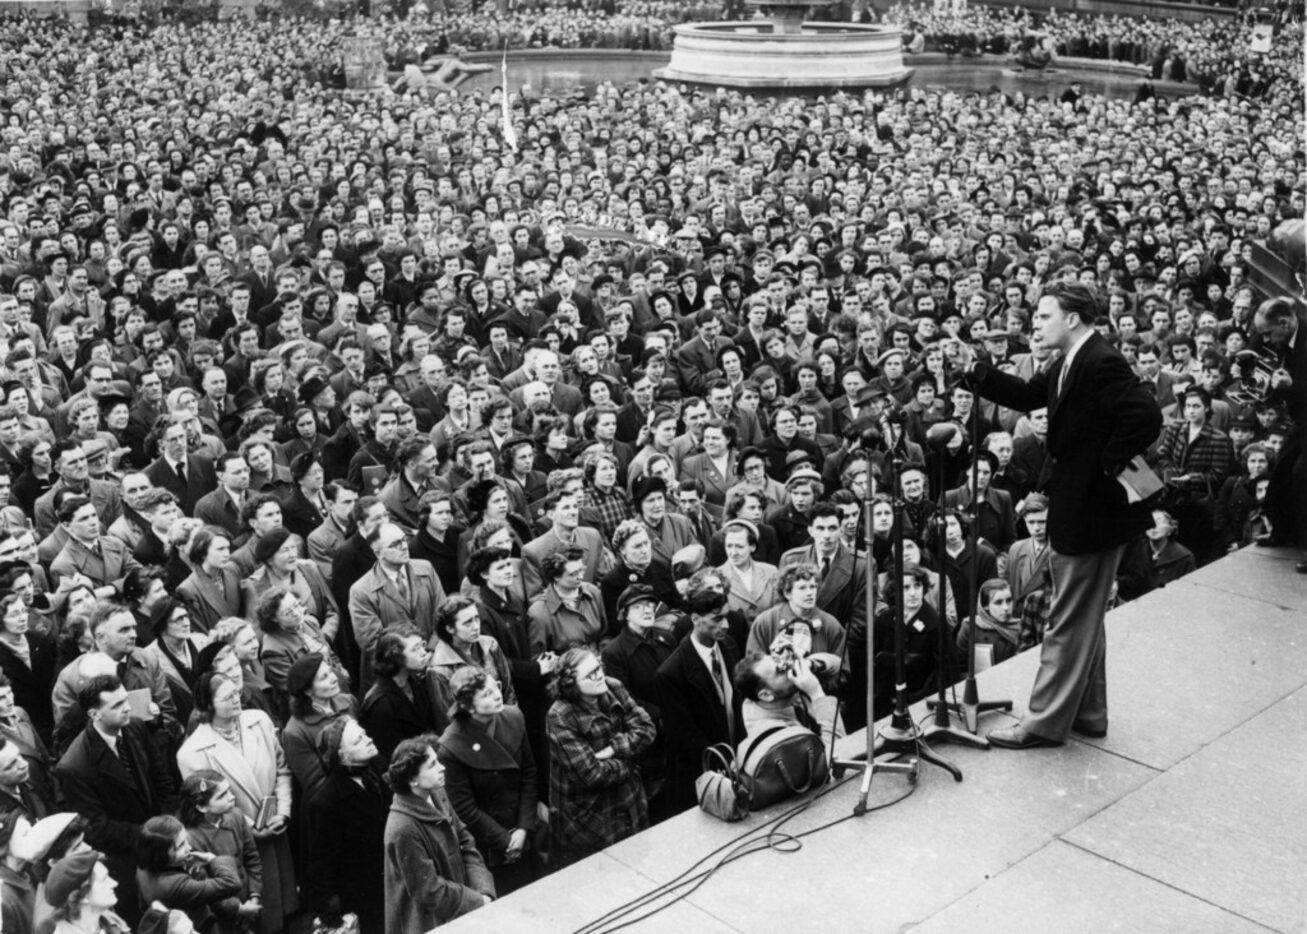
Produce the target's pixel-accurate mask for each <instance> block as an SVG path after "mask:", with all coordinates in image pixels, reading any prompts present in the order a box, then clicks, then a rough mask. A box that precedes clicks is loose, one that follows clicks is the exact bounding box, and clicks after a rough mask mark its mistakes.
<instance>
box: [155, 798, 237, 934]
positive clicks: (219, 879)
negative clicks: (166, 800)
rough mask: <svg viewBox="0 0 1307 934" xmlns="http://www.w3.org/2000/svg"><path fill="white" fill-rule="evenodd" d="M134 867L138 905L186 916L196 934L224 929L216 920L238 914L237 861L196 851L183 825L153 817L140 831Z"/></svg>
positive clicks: (168, 817)
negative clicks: (153, 904) (154, 904)
mask: <svg viewBox="0 0 1307 934" xmlns="http://www.w3.org/2000/svg"><path fill="white" fill-rule="evenodd" d="M136 867H137V868H136V884H137V886H138V887H139V890H140V893H141V900H142V901H143V902H144V903H145V904H147V905H148V904H150V903H151V902H155V901H157V902H160V903H162V904H163V906H164V907H165V908H175V909H180V910H181V911H184V912H186V914H187V915H188V916H189V917H190V919H191V921H192V923H194V924H195V926H196V928H197V929H200V930H204V931H213V930H223V928H222V927H221V926H220V925H219V924H218V921H217V916H218V915H219V914H221V915H225V916H228V917H231V916H234V915H235V914H236V911H237V908H238V906H239V904H240V893H241V888H242V886H241V879H240V870H239V868H238V867H237V865H236V861H235V859H233V858H232V857H230V856H215V855H214V854H212V853H208V852H204V851H201V850H196V849H194V848H193V847H192V846H191V840H190V836H189V835H188V834H187V833H186V828H185V826H183V825H182V822H181V821H179V820H178V819H177V818H175V817H173V816H171V815H168V814H164V815H161V816H159V817H151V818H150V819H149V820H147V821H146V822H145V824H144V825H143V826H142V827H141V831H140V836H139V837H137V840H136ZM226 930H233V931H234V930H235V928H234V926H233V927H231V928H227V929H226Z"/></svg>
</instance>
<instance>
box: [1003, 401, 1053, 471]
mask: <svg viewBox="0 0 1307 934" xmlns="http://www.w3.org/2000/svg"><path fill="white" fill-rule="evenodd" d="M1027 418H1028V420H1029V422H1030V434H1028V435H1022V436H1021V437H1020V438H1017V439H1016V440H1014V441H1013V442H1012V461H1011V463H1012V466H1014V467H1016V468H1017V469H1018V470H1020V471H1022V472H1023V473H1025V475H1026V476H1027V477H1029V478H1030V488H1031V489H1032V490H1037V491H1040V492H1042V491H1043V489H1044V487H1045V486H1047V484H1048V409H1046V408H1044V407H1043V406H1040V407H1039V408H1037V409H1035V410H1034V411H1033V412H1031V413H1029V415H1028V416H1027Z"/></svg>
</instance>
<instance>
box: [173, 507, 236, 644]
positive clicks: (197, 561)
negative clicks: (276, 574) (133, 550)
mask: <svg viewBox="0 0 1307 934" xmlns="http://www.w3.org/2000/svg"><path fill="white" fill-rule="evenodd" d="M168 537H169V538H172V537H173V536H172V534H171V533H169V536H168ZM186 559H187V562H188V563H189V564H190V566H191V569H192V570H191V573H190V576H189V577H187V578H186V579H185V580H184V581H182V582H181V584H179V585H178V586H177V596H178V597H179V598H180V599H181V601H182V602H183V603H185V604H186V607H187V609H189V610H190V611H191V621H192V622H193V623H195V625H196V626H197V627H198V628H199V629H201V630H203V631H204V632H209V631H210V630H212V629H213V627H214V626H216V625H218V621H219V620H221V619H223V618H225V617H228V616H245V615H246V599H245V594H244V591H243V590H242V589H241V575H240V571H238V570H237V569H236V567H235V565H233V564H232V563H231V541H230V540H229V539H228V538H227V536H226V535H224V534H223V533H221V532H213V531H212V530H210V529H208V528H201V529H200V530H199V531H197V532H196V533H195V535H194V537H192V538H191V540H190V544H189V545H188V546H187V548H186Z"/></svg>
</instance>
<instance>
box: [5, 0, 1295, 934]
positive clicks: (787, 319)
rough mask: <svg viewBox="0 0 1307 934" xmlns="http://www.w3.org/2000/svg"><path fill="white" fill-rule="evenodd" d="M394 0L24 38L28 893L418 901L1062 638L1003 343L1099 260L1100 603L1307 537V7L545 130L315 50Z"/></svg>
mask: <svg viewBox="0 0 1307 934" xmlns="http://www.w3.org/2000/svg"><path fill="white" fill-rule="evenodd" d="M537 15H538V14H537ZM590 15H596V14H594V13H593V12H591V14H590ZM614 15H621V11H620V10H616V11H614ZM659 15H662V14H661V13H660V14H659ZM360 28H361V29H367V28H375V29H376V30H377V34H378V35H386V36H394V35H397V34H398V32H397V31H396V30H395V29H394V24H383V23H380V22H379V23H377V24H376V25H375V26H371V27H369V26H366V25H360V24H357V23H355V24H347V25H342V24H335V25H323V26H322V28H321V29H318V28H316V27H315V28H313V29H301V28H298V27H296V26H295V25H294V24H288V23H281V22H275V21H269V22H262V23H257V24H253V25H250V24H244V23H241V24H232V23H225V22H224V23H209V24H195V25H181V24H176V23H173V24H165V25H161V26H147V25H144V24H134V23H122V22H120V23H118V24H117V25H115V26H112V27H107V28H106V29H105V30H103V31H99V30H85V29H82V28H80V27H77V26H74V25H72V24H69V23H66V22H63V21H61V20H41V21H37V20H33V19H28V18H11V19H8V20H7V21H6V29H5V30H4V32H3V34H2V35H0V69H2V70H3V79H4V87H5V91H4V96H3V98H2V99H0V137H2V138H3V148H2V149H0V363H2V365H3V374H2V376H3V380H2V381H0V460H3V462H4V463H3V469H2V470H0V886H2V887H3V890H4V899H3V911H4V917H3V929H4V930H5V931H10V930H13V931H33V930H42V931H44V930H49V929H53V930H56V931H58V932H61V934H62V932H71V931H73V930H88V929H91V928H92V927H94V926H97V925H98V926H101V927H103V928H105V929H109V930H148V931H151V932H153V931H165V930H167V931H179V932H185V931H188V930H191V929H197V930H201V931H223V932H242V931H253V930H258V931H261V932H269V934H274V932H278V931H292V930H295V931H298V930H303V929H306V928H307V927H308V926H309V924H310V923H311V921H312V920H313V919H317V920H319V921H320V922H321V924H322V925H323V926H324V927H327V928H336V927H341V926H343V925H346V924H348V923H354V924H357V926H358V929H359V930H361V931H362V932H363V934H372V932H382V931H384V932H386V934H416V932H425V931H428V930H430V929H431V928H433V927H435V926H437V925H438V924H440V923H442V922H444V921H446V920H448V919H450V918H453V917H457V916H459V915H462V914H465V913H467V912H469V911H472V910H475V909H476V908H478V907H480V906H481V905H484V904H485V903H487V902H488V901H490V900H492V899H494V898H496V897H498V896H500V895H503V894H506V893H508V892H511V891H514V890H516V889H518V888H520V887H522V886H525V885H527V884H528V883H531V882H533V881H535V880H538V879H540V878H541V877H542V876H544V875H545V874H546V873H548V872H550V871H553V870H555V869H557V868H559V867H561V866H565V865H568V864H570V863H572V862H574V861H576V860H578V859H581V858H583V857H585V856H587V855H589V854H591V853H593V852H595V851H597V850H598V849H600V848H602V847H604V846H606V845H608V844H611V843H613V842H615V841H617V840H619V839H621V838H623V837H625V836H627V835H629V834H631V833H634V832H636V831H638V830H640V829H642V828H644V827H647V826H648V825H649V824H650V823H651V822H653V821H657V820H661V819H664V818H666V817H669V816H671V815H673V814H676V813H678V812H679V811H681V810H683V809H685V808H687V807H690V806H693V804H694V802H695V779H696V778H697V776H698V774H699V772H700V770H701V769H702V767H703V766H702V756H703V751H704V749H705V748H706V747H708V746H710V745H712V744H714V743H718V742H738V741H740V740H741V739H743V738H744V737H745V736H746V735H747V734H749V733H755V732H757V731H758V730H759V729H763V728H766V727H768V726H770V725H775V724H776V723H778V722H781V723H787V724H795V723H798V724H802V725H804V726H807V727H809V728H811V729H815V730H820V731H821V732H822V733H823V735H826V736H834V735H838V734H840V733H843V732H844V731H845V730H854V729H858V728H860V727H862V726H863V725H864V723H863V720H864V718H865V708H864V704H863V702H862V698H863V697H864V696H865V693H866V691H867V690H868V688H867V684H868V680H869V675H871V674H872V673H873V672H869V671H868V670H867V667H866V659H867V651H866V649H867V644H868V641H869V640H871V642H872V644H873V645H882V644H884V641H883V640H887V639H888V638H889V636H890V635H891V634H892V633H893V629H894V627H895V626H896V625H899V619H900V618H902V620H903V623H904V625H906V627H907V630H906V635H907V643H908V653H909V654H908V658H907V666H906V667H907V688H906V692H907V694H908V696H909V698H916V697H919V696H921V695H923V694H925V693H927V692H929V691H931V690H932V689H933V687H934V685H935V684H936V679H937V677H939V676H940V675H941V674H942V676H943V677H944V678H945V679H946V680H951V679H952V678H953V677H954V676H955V674H956V672H957V671H958V670H959V668H960V667H962V666H964V665H966V664H968V663H969V662H970V659H969V658H967V656H966V652H967V650H968V648H969V647H970V646H971V643H972V642H973V641H974V642H975V643H976V644H977V646H978V648H977V649H976V651H979V652H981V653H983V654H984V655H985V656H986V658H987V659H988V660H989V661H993V662H998V661H1002V660H1004V659H1006V658H1009V657H1011V656H1012V655H1014V654H1016V653H1017V652H1020V651H1024V650H1026V649H1029V648H1031V647H1034V646H1038V645H1040V642H1041V639H1042V636H1043V633H1044V631H1045V628H1046V627H1047V626H1048V625H1049V613H1050V577H1049V575H1050V571H1049V539H1048V520H1049V501H1050V496H1049V494H1050V490H1049V488H1048V486H1047V480H1048V476H1049V472H1050V464H1049V456H1048V453H1047V433H1048V425H1049V413H1048V411H1047V410H1046V409H1038V408H1037V409H1033V410H1030V411H1017V410H1012V409H1008V408H1004V407H1003V406H999V405H996V404H994V403H992V402H989V401H986V400H985V399H982V398H980V397H979V396H978V395H977V394H976V391H975V387H974V386H973V385H972V383H971V382H970V381H969V380H968V379H967V378H966V373H967V371H968V369H969V368H971V367H972V366H973V365H975V364H977V363H983V364H985V365H986V367H987V369H988V370H989V371H993V372H995V373H997V372H999V371H1001V372H1005V373H1009V374H1014V375H1016V376H1019V377H1023V378H1030V377H1032V376H1035V375H1037V374H1040V373H1042V372H1044V371H1049V372H1053V370H1052V368H1053V367H1056V366H1058V365H1060V364H1059V360H1060V357H1059V356H1058V355H1057V354H1055V353H1054V352H1053V351H1052V350H1051V349H1050V348H1049V347H1046V346H1043V345H1042V344H1041V342H1040V340H1039V338H1038V336H1037V334H1036V333H1035V332H1034V331H1033V330H1032V327H1031V320H1032V316H1033V314H1034V313H1035V311H1036V309H1038V308H1039V307H1040V306H1041V302H1044V301H1046V300H1048V295H1046V293H1047V292H1049V291H1050V290H1052V291H1057V290H1064V289H1065V288H1066V286H1067V284H1068V283H1070V284H1076V285H1079V286H1083V287H1085V289H1087V290H1088V292H1089V294H1091V295H1092V303H1091V304H1092V307H1093V308H1094V311H1095V313H1094V314H1093V315H1092V316H1088V315H1086V316H1084V317H1092V318H1093V321H1092V324H1093V327H1094V328H1095V329H1096V330H1098V331H1099V332H1100V333H1101V334H1102V335H1103V336H1104V337H1106V338H1107V339H1108V340H1109V341H1110V342H1111V343H1112V344H1113V345H1114V346H1115V347H1116V348H1117V349H1118V350H1119V352H1120V353H1121V354H1123V355H1124V356H1125V357H1126V359H1127V360H1128V361H1129V363H1130V365H1131V366H1133V367H1134V368H1135V370H1136V372H1137V374H1138V378H1139V380H1140V382H1141V383H1142V384H1143V385H1144V386H1146V387H1147V388H1148V389H1149V391H1150V392H1151V393H1152V394H1153V395H1154V398H1155V399H1156V402H1157V403H1158V405H1159V406H1160V407H1161V408H1162V410H1163V412H1164V414H1165V416H1166V424H1165V427H1164V428H1163V429H1162V431H1161V432H1160V433H1159V436H1158V437H1157V439H1156V442H1155V444H1154V445H1153V446H1152V448H1151V449H1150V453H1149V461H1150V463H1151V465H1152V467H1153V468H1154V469H1155V470H1156V471H1157V473H1158V474H1160V475H1161V477H1162V478H1163V480H1164V481H1165V483H1166V488H1165V491H1164V492H1163V493H1162V494H1161V495H1159V496H1158V498H1157V499H1156V500H1155V509H1154V512H1153V520H1154V521H1153V525H1152V528H1151V529H1150V530H1148V531H1147V532H1146V533H1145V534H1142V535H1141V536H1140V537H1139V538H1138V539H1137V540H1136V541H1134V542H1133V543H1132V544H1130V546H1129V547H1128V549H1127V551H1126V556H1125V558H1124V560H1123V561H1122V563H1121V569H1120V574H1119V575H1118V577H1117V579H1116V584H1115V587H1114V590H1115V595H1114V598H1113V599H1115V600H1118V601H1120V600H1128V599H1134V598H1136V597H1138V596H1140V595H1143V594H1145V593H1149V592H1151V591H1153V590H1156V589H1157V588H1159V587H1164V586H1165V585H1167V584H1168V583H1170V582H1171V581H1173V580H1175V579H1176V578H1177V577H1179V576H1181V575H1182V574H1184V573H1187V572H1188V571H1190V570H1192V569H1193V568H1195V567H1197V566H1200V565H1202V564H1204V563H1207V562H1209V561H1212V560H1215V559H1217V558H1219V557H1220V556H1222V555H1224V554H1226V553H1228V552H1229V551H1231V550H1234V549H1238V548H1241V547H1245V546H1248V545H1252V544H1253V543H1263V544H1285V543H1290V542H1293V541H1294V540H1297V541H1299V542H1300V543H1301V542H1302V541H1303V540H1304V536H1305V535H1307V520H1305V519H1304V516H1303V513H1304V509H1307V503H1304V501H1303V497H1302V495H1301V491H1302V490H1303V489H1307V477H1305V476H1304V474H1305V473H1307V458H1304V456H1303V446H1304V431H1305V430H1307V417H1304V413H1307V397H1305V396H1304V393H1305V392H1307V368H1305V364H1304V352H1305V351H1307V340H1305V339H1304V333H1305V332H1304V330H1303V328H1304V317H1303V312H1302V310H1301V306H1300V305H1297V304H1295V302H1294V300H1293V299H1292V298H1291V297H1285V296H1276V295H1273V296H1266V295H1262V294H1258V292H1257V291H1256V290H1255V289H1254V287H1253V285H1252V284H1251V282H1250V265H1249V261H1250V250H1251V249H1253V247H1254V245H1256V244H1263V245H1265V244H1267V243H1269V242H1271V240H1272V237H1273V234H1274V231H1275V230H1276V229H1277V228H1278V227H1280V226H1281V225H1282V224H1284V223H1286V222H1290V221H1293V220H1300V219H1301V218H1302V217H1303V214H1304V178H1305V176H1304V172H1305V171H1307V165H1305V164H1304V162H1305V160H1304V152H1303V146H1302V140H1303V133H1304V122H1303V112H1302V90H1301V82H1300V80H1299V79H1300V75H1301V70H1300V69H1301V64H1300V63H1298V64H1297V68H1298V70H1297V71H1295V70H1294V67H1292V63H1291V61H1290V57H1289V56H1288V54H1287V53H1286V51H1285V50H1286V49H1288V48H1290V47H1291V46H1292V44H1293V43H1294V42H1295V41H1296V42H1297V43H1298V46H1297V47H1298V49H1299V51H1300V50H1301V28H1300V27H1299V30H1298V32H1297V33H1296V34H1291V33H1290V32H1289V31H1287V30H1286V31H1285V32H1284V33H1283V34H1282V35H1281V36H1280V37H1279V39H1278V40H1277V43H1278V44H1277V47H1276V50H1277V51H1276V53H1275V55H1273V56H1272V57H1271V58H1269V59H1267V64H1266V66H1265V67H1266V68H1267V69H1268V70H1267V77H1268V80H1267V81H1266V84H1265V87H1264V88H1263V89H1262V93H1261V95H1260V96H1259V97H1257V98H1256V99H1255V100H1253V99H1248V98H1241V97H1238V96H1235V95H1231V96H1224V95H1219V96H1213V97H1204V96H1194V97H1191V98H1184V99H1179V100H1173V101H1158V100H1147V101H1142V102H1139V103H1130V102H1128V101H1123V100H1117V99H1109V98H1104V97H1102V96H1098V95H1093V94H1081V93H1079V92H1077V91H1075V90H1074V89H1072V90H1069V91H1068V93H1067V94H1065V95H1063V96H1062V97H1061V98H1060V99H1059V100H1057V101H1054V100H1050V99H1048V98H1033V97H1032V98H1027V97H1024V96H1020V95H1018V96H1015V97H1007V96H1004V95H1002V94H999V93H991V94H979V93H952V92H942V91H936V90H923V89H919V88H907V89H904V90H901V91H897V92H893V93H887V92H868V93H866V94H851V93H842V92H841V93H834V94H828V95H825V96H822V97H819V98H816V99H800V98H776V97H762V96H751V95H745V94H741V93H739V92H734V91H724V90H701V89H690V88H686V87H676V86H672V85H667V84H663V83H646V82H641V83H637V84H632V85H630V86H626V87H620V88H619V87H615V86H613V85H611V84H601V85H600V86H598V87H597V88H596V89H595V90H594V91H593V92H592V93H586V94H581V95H574V96H570V97H567V98H557V99H555V98H548V97H545V98H535V97H529V96H524V95H521V94H517V93H512V94H511V95H510V108H509V111H510V115H511V119H512V121H513V124H514V129H515V131H516V132H515V134H506V133H505V132H504V128H503V126H502V124H501V121H500V113H501V108H500V96H499V95H500V92H499V91H495V92H492V93H489V94H487V93H484V92H480V91H473V92H471V93H468V94H464V95H459V94H456V93H452V92H449V91H443V90H436V89H431V88H428V89H422V90H410V91H407V92H405V93H402V94H389V93H387V94H377V95H375V96H373V97H359V96H349V97H347V96H344V95H340V94H338V93H335V92H333V91H330V90H327V89H325V88H324V87H323V81H322V73H321V69H322V68H324V67H327V66H328V63H330V61H331V60H332V57H333V56H334V55H336V54H337V49H336V47H335V43H336V42H337V40H339V39H340V38H341V37H342V36H344V35H346V34H347V31H357V30H358V29H360ZM578 41H584V40H578ZM1184 41H1191V40H1184ZM1192 41H1193V42H1196V43H1204V44H1205V45H1204V46H1203V48H1204V49H1205V52H1198V53H1197V54H1196V55H1194V56H1191V57H1195V58H1196V57H1199V56H1201V55H1202V54H1210V55H1212V56H1216V57H1218V58H1219V57H1221V56H1229V57H1230V60H1231V61H1234V60H1236V59H1238V58H1240V57H1241V56H1242V55H1243V52H1242V51H1241V50H1240V49H1241V47H1240V46H1239V45H1238V42H1239V38H1238V36H1236V35H1229V36H1226V35H1221V34H1216V33H1209V32H1201V31H1200V32H1198V33H1195V35H1194V37H1193V38H1192ZM391 47H392V48H398V45H395V44H393V43H392V46H391ZM1281 66H1283V67H1281ZM512 136H515V137H516V141H514V140H513V139H512V138H511V137H512ZM1082 292H1084V289H1082ZM1081 307H1082V308H1083V307H1084V305H1083V302H1082V304H1081ZM1136 391H1137V389H1136ZM973 439H975V441H974V442H973ZM1295 493H1296V494H1297V495H1296V496H1295ZM1122 496H1124V493H1122ZM864 510H865V511H866V515H867V517H869V520H868V519H867V518H864ZM899 532H901V533H902V541H901V542H900V538H899V534H898V533H899ZM900 561H901V562H902V565H903V567H904V573H903V575H902V576H899V575H897V574H896V573H895V571H894V569H895V568H896V566H897V564H898V563H899V562H900ZM1300 569H1307V566H1304V567H1303V568H1300ZM941 631H943V633H944V638H943V640H940V638H939V635H940V633H941ZM941 641H942V643H943V644H944V645H945V647H946V648H945V651H944V652H942V653H941V652H940V651H939V648H938V647H939V645H940V643H941ZM887 663H888V659H886V658H885V657H884V656H883V655H877V656H876V657H875V659H874V661H873V662H872V664H873V665H877V666H878V665H881V664H887ZM875 673H876V674H879V672H875ZM874 684H875V685H876V689H877V696H876V698H875V703H876V711H877V713H880V712H885V711H888V710H889V709H890V708H891V707H892V705H893V704H894V702H895V697H894V696H893V692H892V691H890V690H887V688H888V687H889V686H890V685H891V684H892V680H891V679H890V678H887V677H876V678H875V679H874ZM350 916H352V921H351V920H347V919H349V917H350Z"/></svg>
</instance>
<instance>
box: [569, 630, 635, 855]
mask: <svg viewBox="0 0 1307 934" xmlns="http://www.w3.org/2000/svg"><path fill="white" fill-rule="evenodd" d="M553 692H554V698H555V700H554V703H553V705H552V706H551V707H550V708H549V715H548V717H547V720H546V724H547V731H548V736H549V800H550V801H551V802H552V805H553V812H552V820H551V823H552V830H553V838H554V846H555V853H556V854H557V856H558V858H559V862H560V864H561V865H567V864H568V863H573V862H576V861H577V860H580V859H582V858H584V857H586V856H589V855H590V854H591V853H595V852H597V851H599V850H601V849H603V848H604V847H606V846H610V845H612V844H614V843H616V842H618V841H619V840H622V839H625V838H626V837H628V836H630V835H631V834H633V833H636V832H638V831H640V830H643V829H644V828H645V827H647V826H648V825H649V806H648V802H647V800H646V799H645V794H644V786H643V784H642V783H641V781H640V773H639V770H638V769H637V768H636V762H637V760H638V757H639V756H640V754H641V753H642V752H644V751H645V750H646V749H647V748H648V747H649V746H650V745H651V744H652V743H653V741H654V737H655V733H656V731H655V729H654V724H653V720H651V719H650V718H649V715H648V714H647V713H645V711H644V709H643V708H641V707H640V705H639V704H637V703H636V702H635V701H634V700H632V699H631V695H630V694H629V693H627V690H626V688H625V687H623V686H622V683H621V682H620V681H618V680H616V679H615V678H607V677H605V676H604V668H603V664H602V663H601V662H600V660H599V657H598V656H597V655H595V653H594V652H592V651H591V650H590V649H587V648H576V649H569V650H568V651H567V652H566V653H565V654H564V655H563V657H562V658H561V659H559V662H558V670H557V671H556V672H555V675H554V684H553Z"/></svg>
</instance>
